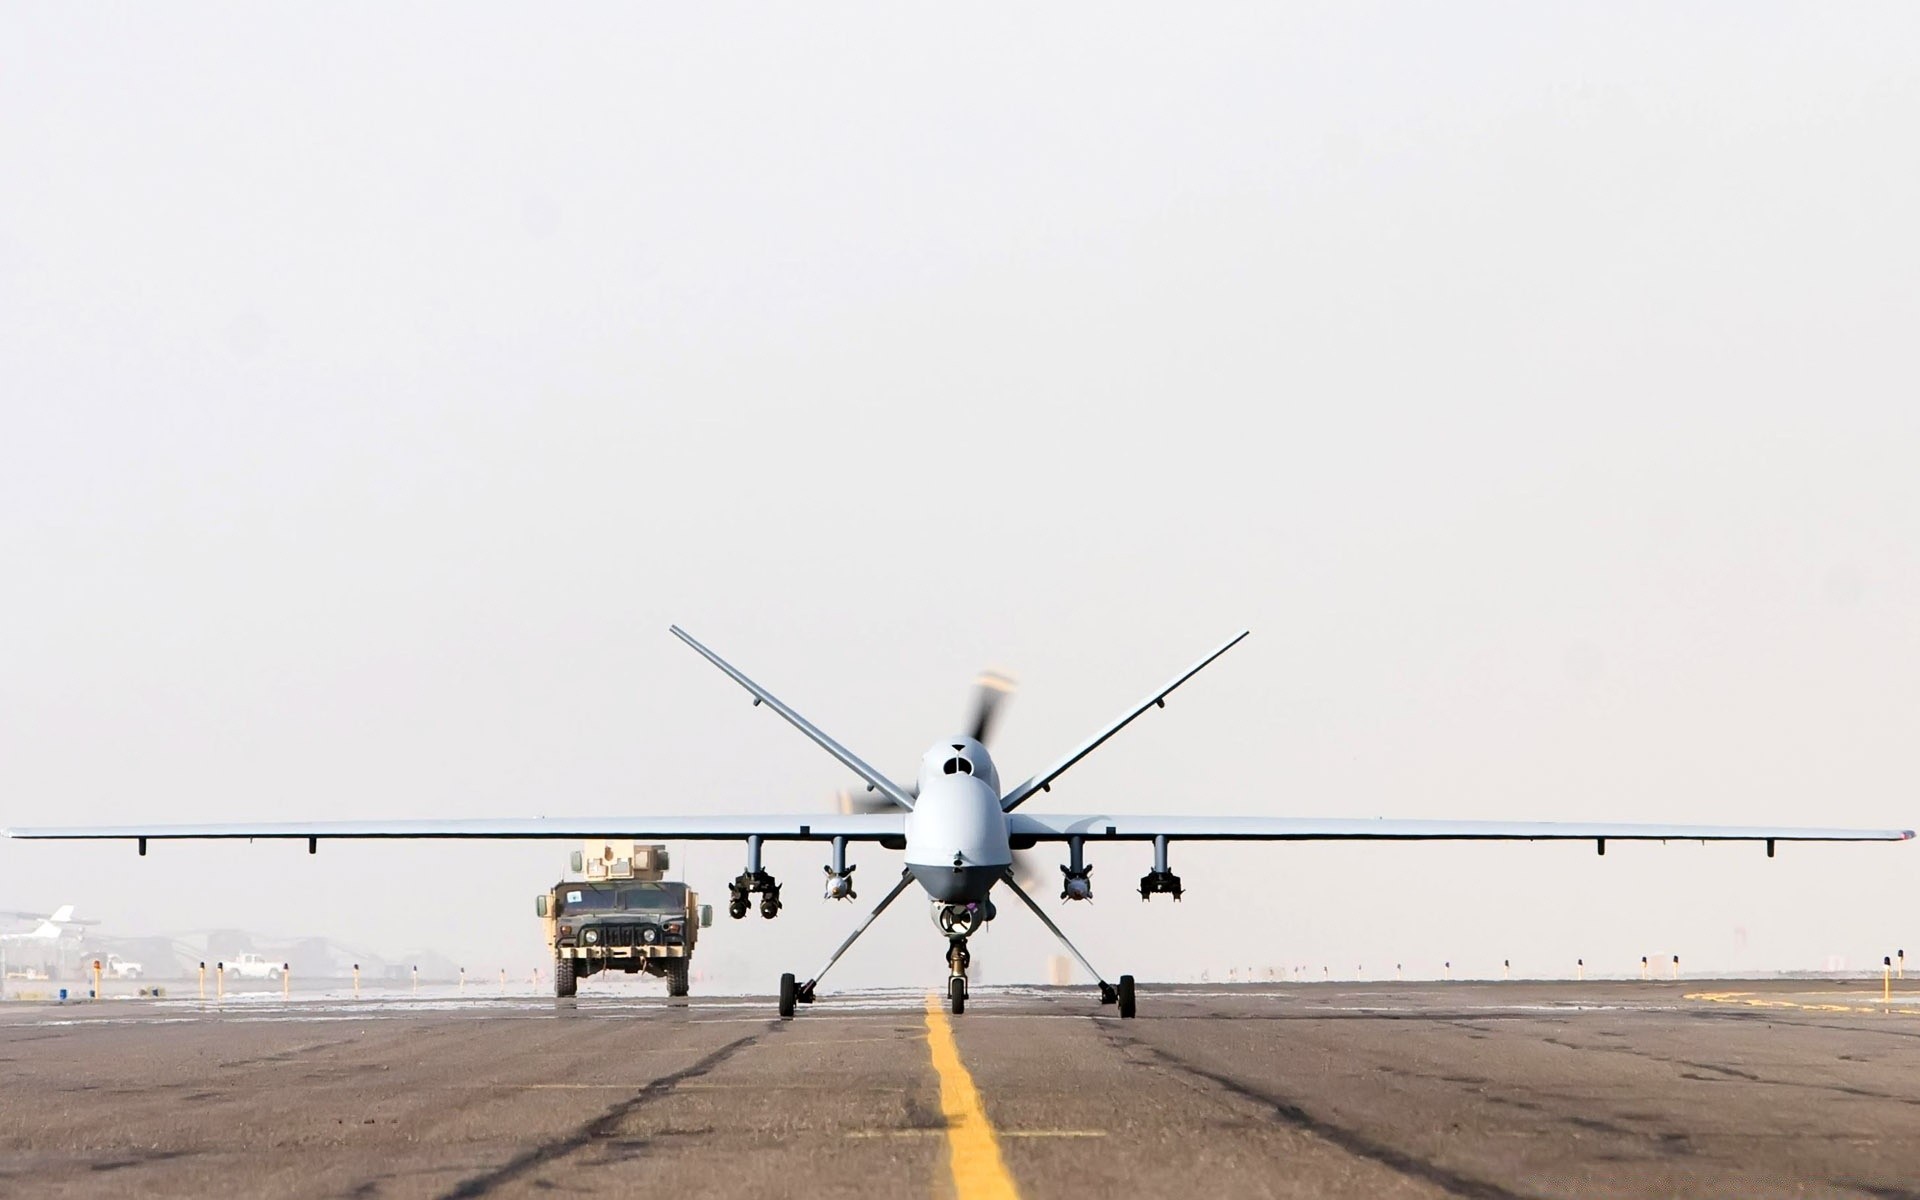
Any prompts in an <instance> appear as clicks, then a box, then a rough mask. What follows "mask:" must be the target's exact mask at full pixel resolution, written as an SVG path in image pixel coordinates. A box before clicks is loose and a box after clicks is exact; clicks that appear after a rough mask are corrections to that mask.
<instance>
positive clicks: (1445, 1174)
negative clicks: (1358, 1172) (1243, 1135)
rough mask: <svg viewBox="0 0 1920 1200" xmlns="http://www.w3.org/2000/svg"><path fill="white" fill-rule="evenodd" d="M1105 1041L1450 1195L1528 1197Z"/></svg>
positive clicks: (1165, 1057) (1169, 1059)
mask: <svg viewBox="0 0 1920 1200" xmlns="http://www.w3.org/2000/svg"><path fill="white" fill-rule="evenodd" d="M1107 1042H1108V1044H1109V1045H1112V1046H1114V1047H1115V1048H1117V1049H1119V1050H1120V1051H1121V1052H1122V1053H1126V1052H1129V1051H1135V1050H1137V1051H1140V1052H1143V1053H1145V1054H1147V1055H1150V1056H1152V1058H1153V1059H1154V1061H1156V1062H1158V1063H1161V1064H1163V1065H1165V1066H1167V1067H1171V1068H1172V1069H1174V1070H1176V1071H1179V1072H1181V1073H1182V1074H1185V1075H1190V1076H1192V1077H1193V1078H1195V1079H1200V1080H1204V1081H1206V1082H1208V1083H1211V1084H1213V1085H1214V1086H1215V1087H1216V1088H1219V1089H1221V1090H1223V1091H1225V1092H1227V1093H1228V1094H1230V1095H1233V1096H1237V1097H1239V1098H1240V1099H1242V1100H1246V1101H1249V1102H1251V1103H1254V1104H1257V1105H1259V1106H1260V1107H1262V1108H1265V1109H1267V1110H1268V1111H1270V1112H1271V1113H1272V1114H1273V1115H1274V1116H1276V1117H1278V1118H1279V1119H1280V1120H1282V1121H1284V1122H1286V1123H1287V1124H1289V1125H1291V1126H1293V1127H1294V1128H1295V1129H1298V1130H1301V1131H1302V1132H1304V1133H1310V1134H1312V1135H1313V1136H1315V1137H1317V1138H1320V1139H1321V1140H1322V1141H1325V1142H1327V1143H1329V1144H1331V1145H1333V1146H1336V1147H1338V1148H1339V1149H1341V1150H1344V1151H1346V1152H1347V1153H1348V1154H1351V1155H1354V1156H1355V1157H1356V1158H1364V1159H1366V1160H1367V1161H1369V1162H1373V1163H1378V1164H1379V1165H1381V1166H1383V1167H1386V1168H1387V1169H1389V1170H1391V1171H1394V1172H1397V1173H1398V1174H1401V1175H1404V1176H1406V1177H1408V1178H1410V1179H1415V1180H1419V1181H1420V1182H1422V1183H1428V1184H1432V1185H1433V1186H1434V1187H1437V1188H1439V1189H1440V1190H1442V1191H1444V1192H1446V1193H1447V1194H1448V1195H1450V1196H1463V1197H1466V1198H1467V1200H1532V1197H1530V1196H1528V1195H1527V1194H1526V1193H1524V1192H1515V1191H1510V1190H1509V1189H1507V1188H1504V1187H1501V1186H1500V1185H1499V1184H1497V1183H1492V1182H1489V1181H1487V1180H1484V1179H1476V1178H1474V1177H1473V1176H1471V1175H1462V1174H1461V1173H1459V1172H1458V1171H1452V1170H1449V1169H1447V1168H1446V1167H1443V1166H1440V1165H1439V1164H1438V1163H1433V1162H1429V1161H1427V1160H1426V1159H1422V1158H1417V1157H1415V1156H1414V1155H1411V1154H1409V1153H1407V1152H1406V1151H1404V1150H1399V1149H1396V1148H1394V1147H1392V1146H1389V1145H1387V1144H1386V1143H1384V1142H1380V1141H1377V1140H1375V1139H1373V1138H1371V1137H1368V1136H1367V1135H1366V1134H1364V1133H1361V1132H1360V1131H1359V1130H1356V1129H1349V1128H1347V1127H1346V1126H1344V1125H1336V1124H1334V1123H1332V1122H1331V1121H1326V1120H1323V1119H1321V1118H1320V1117H1316V1116H1314V1115H1313V1114H1312V1113H1310V1112H1308V1111H1307V1110H1306V1109H1304V1108H1302V1107H1300V1106H1299V1105H1298V1104H1295V1103H1294V1102H1293V1101H1291V1100H1287V1099H1283V1098H1282V1097H1280V1096H1276V1095H1274V1094H1273V1093H1271V1092H1268V1091H1265V1090H1263V1089H1261V1088H1258V1087H1255V1086H1253V1085H1252V1084H1248V1083H1245V1082H1242V1081H1241V1080H1238V1079H1235V1078H1233V1077H1232V1076H1230V1075H1225V1074H1222V1073H1220V1072H1218V1071H1213V1070H1209V1069H1208V1068H1206V1067H1203V1066H1200V1065H1199V1064H1197V1063H1193V1062H1189V1061H1188V1060H1187V1059H1184V1058H1182V1057H1180V1056H1179V1055H1177V1054H1175V1053H1173V1052H1172V1051H1169V1050H1163V1049H1161V1048H1160V1047H1159V1046H1155V1045H1151V1044H1149V1043H1146V1042H1143V1041H1140V1040H1139V1039H1138V1038H1134V1037H1129V1036H1127V1035H1126V1034H1122V1033H1119V1032H1117V1031H1110V1032H1109V1033H1108V1034H1107Z"/></svg>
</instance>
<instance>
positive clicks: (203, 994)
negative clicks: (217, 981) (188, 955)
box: [200, 959, 207, 1000]
mask: <svg viewBox="0 0 1920 1200" xmlns="http://www.w3.org/2000/svg"><path fill="white" fill-rule="evenodd" d="M200 998H201V999H202V1000H205V999H206V998H207V961H206V960H205V959H201V960H200Z"/></svg>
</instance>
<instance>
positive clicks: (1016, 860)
mask: <svg viewBox="0 0 1920 1200" xmlns="http://www.w3.org/2000/svg"><path fill="white" fill-rule="evenodd" d="M1018 687H1019V684H1018V683H1016V682H1015V680H1014V678H1013V676H1011V675H1008V674H1007V673H1006V672H1004V671H993V670H988V671H982V672H980V676H979V678H977V679H975V680H974V681H973V715H972V718H971V720H969V721H968V723H967V735H968V736H969V737H971V738H973V740H974V741H976V742H979V743H980V744H981V745H983V746H987V747H988V748H989V749H991V748H992V746H991V742H990V739H991V737H992V735H993V727H994V724H995V722H996V721H997V720H998V718H999V716H1000V707H1001V706H1002V705H1004V704H1005V703H1006V702H1007V698H1008V697H1009V696H1011V695H1013V693H1014V691H1015V689H1017V688H1018ZM908 790H909V791H912V790H913V788H912V787H911V785H909V788H908ZM834 805H835V807H836V808H837V809H838V810H839V811H840V812H842V813H845V814H847V815H853V814H855V813H888V812H894V811H897V810H896V809H895V807H894V803H893V801H891V800H889V799H888V798H887V797H885V796H882V795H880V794H879V793H877V792H874V791H871V790H868V791H859V792H856V791H853V790H852V789H850V788H849V789H842V790H841V791H839V792H837V793H835V795H834ZM1013 873H1014V876H1015V877H1016V878H1017V879H1019V881H1020V885H1021V886H1022V887H1034V886H1038V885H1039V884H1040V883H1041V882H1043V881H1044V880H1045V879H1046V875H1045V874H1044V873H1043V872H1042V871H1041V870H1040V869H1039V864H1038V863H1036V862H1035V860H1034V855H1033V853H1032V852H1031V851H1028V850H1015V851H1014V852H1013Z"/></svg>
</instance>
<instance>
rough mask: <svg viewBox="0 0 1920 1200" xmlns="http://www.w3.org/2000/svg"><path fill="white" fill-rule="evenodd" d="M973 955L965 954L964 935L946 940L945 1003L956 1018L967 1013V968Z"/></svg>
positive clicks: (965, 941)
mask: <svg viewBox="0 0 1920 1200" xmlns="http://www.w3.org/2000/svg"><path fill="white" fill-rule="evenodd" d="M972 963H973V955H972V954H969V953H968V952H967V938H966V935H965V934H956V935H954V936H953V937H950V938H948V939H947V1003H948V1005H949V1006H950V1007H951V1008H952V1009H953V1011H954V1014H955V1015H956V1016H957V1015H959V1014H960V1013H963V1012H965V1011H967V967H968V966H970V965H972Z"/></svg>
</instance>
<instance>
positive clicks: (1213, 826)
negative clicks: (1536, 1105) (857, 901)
mask: <svg viewBox="0 0 1920 1200" xmlns="http://www.w3.org/2000/svg"><path fill="white" fill-rule="evenodd" d="M1007 820H1008V832H1009V833H1010V834H1011V835H1012V837H1013V839H1014V841H1015V843H1016V844H1019V843H1021V842H1024V841H1027V840H1032V841H1041V842H1058V841H1065V840H1066V839H1068V838H1072V837H1084V838H1088V839H1090V840H1097V839H1111V840H1114V841H1135V842H1138V841H1151V840H1152V839H1154V838H1156V837H1165V838H1169V839H1173V840H1177V841H1189V842H1236V841H1242V842H1343V841H1347V842H1351V841H1378V842H1422V841H1440V842H1490V841H1491V842H1542V841H1592V842H1610V841H1620V842H1664V841H1703V842H1902V841H1906V840H1907V839H1908V838H1911V837H1912V836H1913V830H1911V829H1823V828H1804V827H1797V826H1788V825H1779V826H1775V825H1633V824H1620V823H1613V822H1605V821H1597V822H1596V821H1577V822H1559V821H1390V820H1385V819H1367V818H1359V819H1352V818H1342V817H1335V818H1313V817H1191V816H1171V817H1152V816H1148V817H1136V816H1121V815H1113V816H1080V815H1068V814H1056V815H1047V814H1036V813H1015V814H1012V815H1010V816H1009V817H1008V819H1007Z"/></svg>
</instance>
